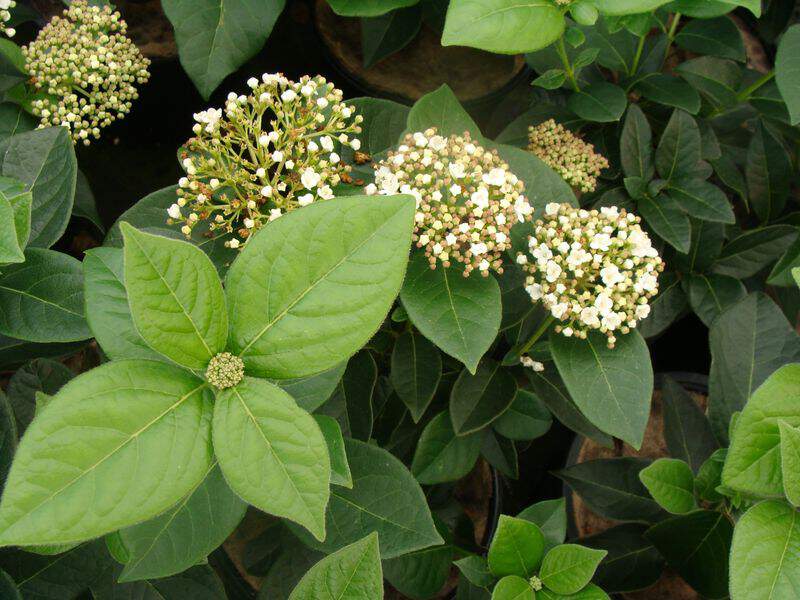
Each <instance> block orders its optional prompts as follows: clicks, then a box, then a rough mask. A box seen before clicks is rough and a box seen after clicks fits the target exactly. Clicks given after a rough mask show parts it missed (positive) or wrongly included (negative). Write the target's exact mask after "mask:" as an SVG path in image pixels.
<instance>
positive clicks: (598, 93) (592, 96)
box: [567, 82, 628, 123]
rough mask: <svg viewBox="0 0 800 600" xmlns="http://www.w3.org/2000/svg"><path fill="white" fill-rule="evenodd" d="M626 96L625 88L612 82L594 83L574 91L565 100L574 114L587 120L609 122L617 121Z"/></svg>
mask: <svg viewBox="0 0 800 600" xmlns="http://www.w3.org/2000/svg"><path fill="white" fill-rule="evenodd" d="M627 105H628V98H627V96H625V90H623V89H622V88H621V87H619V86H617V85H614V84H612V83H605V82H601V83H594V84H592V85H590V86H588V87H586V88H583V89H582V90H581V91H579V92H575V93H574V94H572V96H570V98H569V100H568V101H567V106H568V107H569V109H570V110H571V111H572V112H574V113H575V114H576V115H578V116H579V117H581V118H582V119H585V120H587V121H595V122H598V123H609V122H613V121H619V119H620V117H622V113H624V112H625V107H626V106H627Z"/></svg>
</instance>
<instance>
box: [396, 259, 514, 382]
mask: <svg viewBox="0 0 800 600" xmlns="http://www.w3.org/2000/svg"><path fill="white" fill-rule="evenodd" d="M400 299H401V300H402V302H403V306H404V307H405V309H406V311H407V312H408V316H409V318H410V319H411V322H412V323H413V324H414V325H415V326H416V327H417V329H419V331H420V333H422V335H424V336H425V337H426V338H428V339H429V340H430V341H432V342H433V343H434V344H436V345H437V346H438V347H439V348H441V349H442V350H444V351H445V352H446V353H447V354H449V355H450V356H453V357H455V358H457V359H458V360H460V361H461V362H463V363H464V364H465V365H466V367H467V368H468V369H469V370H470V371H471V372H473V373H474V372H475V370H476V369H477V368H478V361H480V359H481V357H482V356H483V354H484V353H485V352H486V351H487V350H488V349H489V346H490V345H491V344H492V342H493V341H494V338H495V337H496V336H497V332H498V330H499V328H500V319H501V313H502V308H501V304H500V287H499V286H498V285H497V281H496V280H495V279H494V277H477V276H472V277H464V276H463V275H462V274H461V273H460V272H459V271H458V270H456V269H452V268H450V269H448V268H445V267H441V266H440V267H438V268H436V269H431V268H430V265H429V264H428V260H427V259H426V258H425V256H423V255H421V254H417V255H416V256H414V258H413V259H412V260H411V262H410V263H409V265H408V274H407V275H406V280H405V283H404V284H403V289H402V290H401V291H400Z"/></svg>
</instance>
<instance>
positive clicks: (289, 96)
mask: <svg viewBox="0 0 800 600" xmlns="http://www.w3.org/2000/svg"><path fill="white" fill-rule="evenodd" d="M295 98H297V94H296V93H295V92H294V90H286V91H285V92H283V93H282V94H281V100H283V101H284V102H291V101H292V100H294V99H295Z"/></svg>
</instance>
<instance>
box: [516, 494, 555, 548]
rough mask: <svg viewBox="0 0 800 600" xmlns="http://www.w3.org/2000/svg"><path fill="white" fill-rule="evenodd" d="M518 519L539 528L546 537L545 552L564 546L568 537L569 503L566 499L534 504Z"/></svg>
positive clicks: (518, 516)
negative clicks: (560, 545) (534, 524)
mask: <svg viewBox="0 0 800 600" xmlns="http://www.w3.org/2000/svg"><path fill="white" fill-rule="evenodd" d="M517 518H518V519H525V520H526V521H530V522H531V523H536V525H538V526H539V529H540V530H541V531H542V534H543V535H544V549H545V551H548V550H550V549H551V548H553V547H555V546H558V545H559V544H563V543H564V539H565V538H566V537H567V503H566V500H565V499H564V498H556V499H555V500H542V501H541V502H537V503H536V504H532V505H531V506H529V507H528V508H526V509H524V510H523V511H522V512H520V513H519V514H518V515H517Z"/></svg>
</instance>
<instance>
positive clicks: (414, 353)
mask: <svg viewBox="0 0 800 600" xmlns="http://www.w3.org/2000/svg"><path fill="white" fill-rule="evenodd" d="M390 377H391V381H392V387H394V391H395V392H396V393H397V395H398V396H399V397H400V399H401V400H402V401H403V403H404V404H405V405H406V406H407V407H408V410H409V412H410V413H411V417H412V418H413V419H414V422H415V423H419V420H420V419H421V418H422V415H423V414H424V413H425V410H426V409H427V408H428V406H429V405H430V403H431V400H433V394H434V393H435V392H436V388H437V387H438V386H439V380H440V379H441V377H442V357H441V356H440V355H439V351H438V350H437V349H436V346H434V345H433V344H431V343H430V342H429V341H428V340H427V339H426V338H424V337H422V336H421V335H420V334H418V333H416V332H414V331H413V330H412V331H407V332H405V333H403V334H402V335H401V336H400V337H399V338H397V341H396V342H395V344H394V349H393V350H392V362H391V372H390Z"/></svg>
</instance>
